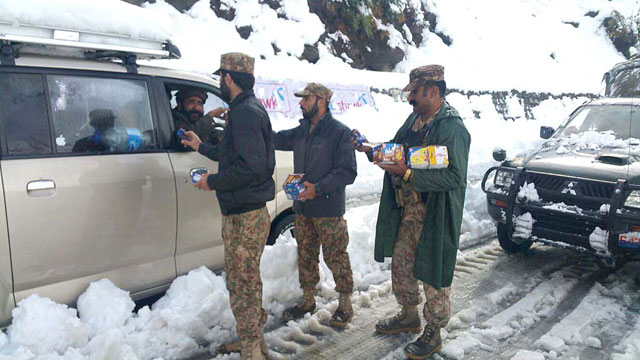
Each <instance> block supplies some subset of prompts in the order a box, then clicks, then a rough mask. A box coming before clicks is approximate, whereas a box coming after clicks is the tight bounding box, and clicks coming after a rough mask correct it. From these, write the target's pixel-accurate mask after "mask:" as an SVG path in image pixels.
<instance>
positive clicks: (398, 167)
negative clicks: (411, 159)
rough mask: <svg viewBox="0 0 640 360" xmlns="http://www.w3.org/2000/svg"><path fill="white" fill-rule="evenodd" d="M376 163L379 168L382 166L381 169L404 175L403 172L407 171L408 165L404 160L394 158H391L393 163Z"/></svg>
mask: <svg viewBox="0 0 640 360" xmlns="http://www.w3.org/2000/svg"><path fill="white" fill-rule="evenodd" d="M376 165H378V166H380V168H382V170H384V171H386V172H388V173H390V174H395V175H398V176H404V173H405V172H406V171H407V169H408V167H407V164H405V163H404V161H401V160H398V159H394V160H393V164H381V163H377V164H376Z"/></svg>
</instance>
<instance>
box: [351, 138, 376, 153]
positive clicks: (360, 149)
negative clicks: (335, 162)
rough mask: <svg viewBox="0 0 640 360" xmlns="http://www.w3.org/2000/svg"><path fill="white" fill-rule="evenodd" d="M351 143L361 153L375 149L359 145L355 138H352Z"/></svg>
mask: <svg viewBox="0 0 640 360" xmlns="http://www.w3.org/2000/svg"><path fill="white" fill-rule="evenodd" d="M349 142H350V143H351V145H353V147H354V148H355V149H356V150H358V151H359V152H369V151H371V150H373V148H372V147H371V146H369V145H364V144H358V142H357V141H356V140H355V139H354V138H350V139H349Z"/></svg>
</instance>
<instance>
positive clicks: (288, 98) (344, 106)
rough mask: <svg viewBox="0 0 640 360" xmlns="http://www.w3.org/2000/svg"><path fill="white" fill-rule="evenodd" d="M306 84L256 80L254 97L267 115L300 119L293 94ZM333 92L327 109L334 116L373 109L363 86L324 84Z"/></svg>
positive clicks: (298, 108)
mask: <svg viewBox="0 0 640 360" xmlns="http://www.w3.org/2000/svg"><path fill="white" fill-rule="evenodd" d="M306 84H307V83H303V82H299V81H289V80H285V81H283V82H281V83H274V82H271V81H269V80H262V79H258V80H256V84H255V87H254V90H255V94H256V97H257V98H258V99H259V100H260V102H261V103H262V105H264V107H265V109H266V110H267V112H269V113H281V114H283V115H285V116H287V117H301V116H302V111H301V110H300V105H299V102H300V98H298V97H295V96H294V93H295V92H297V91H300V90H302V89H304V87H305V86H306ZM324 85H325V86H327V87H328V88H329V89H331V90H332V91H333V97H332V98H331V103H330V104H329V108H330V109H331V112H332V113H333V114H335V115H339V114H342V113H344V112H346V111H347V110H349V109H351V108H356V107H363V106H370V107H372V108H374V109H375V104H374V102H373V98H372V97H371V91H370V90H369V88H368V87H366V86H363V85H354V86H344V85H336V84H331V83H325V84H324Z"/></svg>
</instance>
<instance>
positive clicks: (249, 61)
mask: <svg viewBox="0 0 640 360" xmlns="http://www.w3.org/2000/svg"><path fill="white" fill-rule="evenodd" d="M254 64H255V59H254V58H252V57H251V56H249V55H247V54H243V53H239V52H232V53H226V54H222V55H220V69H218V70H216V72H215V73H214V74H216V75H220V71H222V70H225V71H235V72H239V73H245V74H249V75H253V65H254Z"/></svg>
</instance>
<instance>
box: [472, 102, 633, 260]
mask: <svg viewBox="0 0 640 360" xmlns="http://www.w3.org/2000/svg"><path fill="white" fill-rule="evenodd" d="M540 135H541V136H542V137H543V138H545V139H547V140H546V141H545V142H544V143H543V144H542V145H541V146H540V147H538V148H537V149H534V150H532V151H530V152H529V153H527V154H526V155H523V156H518V157H515V158H513V159H510V160H506V161H504V158H505V154H504V152H503V151H496V152H494V158H495V159H496V160H498V161H503V162H502V164H501V165H500V166H497V167H493V168H491V169H489V170H488V171H487V172H486V174H485V176H484V179H483V181H482V189H483V191H484V192H485V193H486V194H487V208H488V210H489V214H490V215H491V217H492V218H493V220H494V221H495V222H496V224H497V228H498V240H499V242H500V245H501V246H502V247H503V248H504V250H506V251H507V252H517V251H523V250H526V249H527V248H528V247H529V246H531V243H532V242H540V243H544V244H548V245H555V246H559V247H565V248H571V249H574V250H576V251H582V252H588V253H591V254H594V255H597V256H598V257H599V258H600V259H602V260H604V263H605V264H608V265H617V264H621V263H622V262H624V261H626V260H638V259H640V102H638V100H636V99H633V98H627V99H599V100H594V101H591V102H589V103H587V104H584V105H582V106H580V107H578V108H577V109H576V110H575V111H574V112H573V113H572V114H571V116H570V117H569V118H568V119H567V120H566V121H565V122H564V123H563V124H562V125H560V127H559V128H558V129H555V130H554V129H552V128H548V127H542V128H541V131H540Z"/></svg>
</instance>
